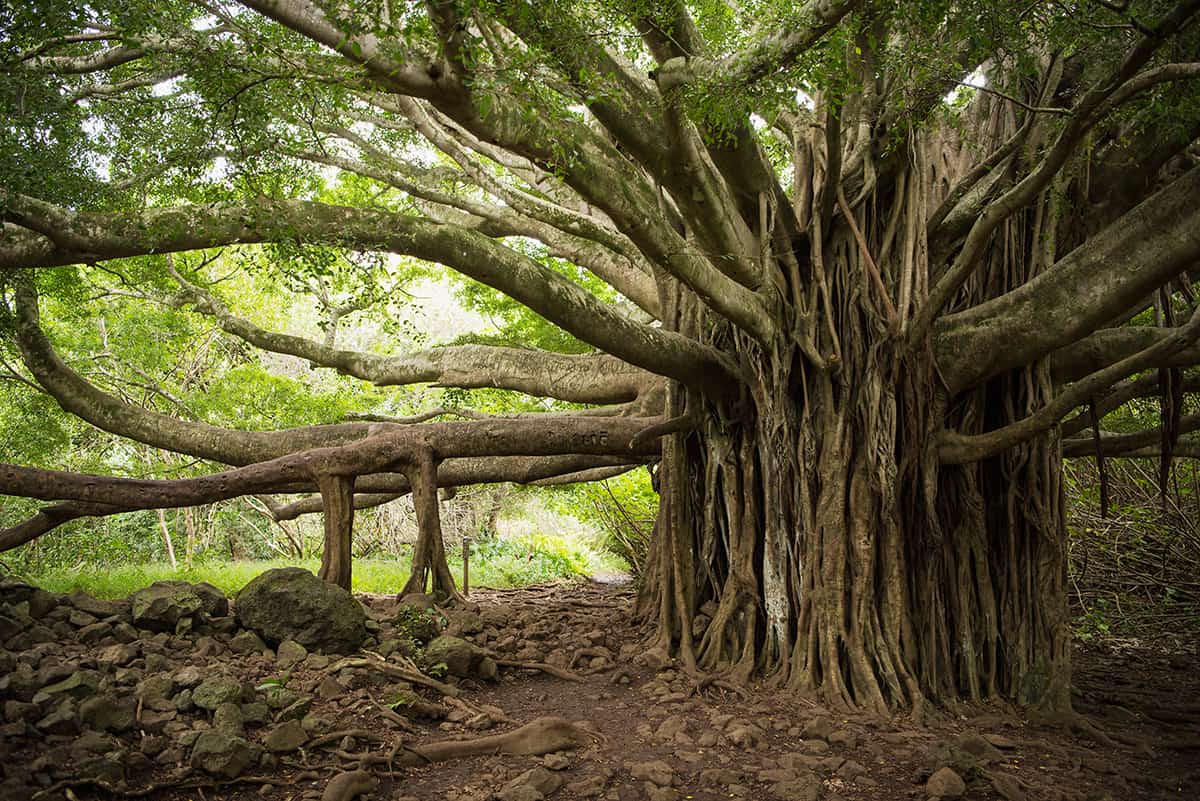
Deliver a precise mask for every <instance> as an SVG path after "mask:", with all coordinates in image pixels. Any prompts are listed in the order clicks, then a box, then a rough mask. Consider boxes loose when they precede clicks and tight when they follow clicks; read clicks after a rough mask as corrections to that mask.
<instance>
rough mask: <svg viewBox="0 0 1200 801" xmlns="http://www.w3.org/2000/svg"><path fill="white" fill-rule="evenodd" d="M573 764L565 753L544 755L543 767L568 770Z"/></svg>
mask: <svg viewBox="0 0 1200 801" xmlns="http://www.w3.org/2000/svg"><path fill="white" fill-rule="evenodd" d="M570 766H571V760H569V759H567V758H566V756H564V755H563V754H557V753H555V754H546V756H544V757H542V767H544V768H546V769H547V770H566V769H567V768H569V767H570Z"/></svg>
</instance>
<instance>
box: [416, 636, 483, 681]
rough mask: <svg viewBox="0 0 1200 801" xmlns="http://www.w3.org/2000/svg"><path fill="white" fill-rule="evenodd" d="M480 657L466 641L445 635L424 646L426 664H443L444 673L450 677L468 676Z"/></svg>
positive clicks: (474, 648) (476, 650) (477, 651)
mask: <svg viewBox="0 0 1200 801" xmlns="http://www.w3.org/2000/svg"><path fill="white" fill-rule="evenodd" d="M482 656H483V655H482V654H481V653H480V652H479V649H478V648H476V647H475V646H474V645H472V644H471V643H469V642H467V641H466V640H462V639H459V638H458V637H451V636H449V635H445V634H443V635H442V636H441V637H437V638H435V639H433V640H432V641H430V643H429V645H427V646H425V662H426V664H428V665H436V664H439V663H440V664H444V665H445V666H446V672H448V673H450V675H452V676H459V677H464V678H465V677H466V676H470V675H471V668H472V667H473V666H474V664H475V662H476V661H478V660H479V659H482Z"/></svg>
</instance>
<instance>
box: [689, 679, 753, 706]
mask: <svg viewBox="0 0 1200 801" xmlns="http://www.w3.org/2000/svg"><path fill="white" fill-rule="evenodd" d="M710 687H712V688H715V689H718V690H726V691H728V692H731V693H733V694H734V695H736V696H738V697H739V698H743V699H747V700H749V698H750V693H748V692H746V689H745V688H744V687H739V686H738V685H737V684H735V683H733V682H730V681H726V680H725V679H723V678H721V677H720V676H718V675H716V674H713V673H710V674H708V675H707V676H701V677H699V680H698V681H697V682H696V684H695V686H693V687H692V689H691V691H690V692H689V693H688V694H689V695H700V694H701V693H703V692H704V691H705V690H707V689H708V688H710Z"/></svg>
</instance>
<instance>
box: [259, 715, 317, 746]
mask: <svg viewBox="0 0 1200 801" xmlns="http://www.w3.org/2000/svg"><path fill="white" fill-rule="evenodd" d="M306 742H308V734H307V733H306V732H305V731H304V726H302V725H301V723H300V721H298V720H289V721H288V722H287V723H282V724H280V725H278V726H276V727H275V728H273V729H271V731H269V732H267V736H266V737H265V738H263V745H264V746H265V747H266V749H267V750H268V751H271V752H272V753H276V754H284V753H289V752H291V751H296V750H298V749H299V748H300V746H302V745H304V744H305V743H306Z"/></svg>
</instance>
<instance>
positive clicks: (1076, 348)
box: [1050, 326, 1200, 384]
mask: <svg viewBox="0 0 1200 801" xmlns="http://www.w3.org/2000/svg"><path fill="white" fill-rule="evenodd" d="M1172 331H1173V329H1170V328H1155V327H1153V326H1126V327H1124V328H1102V329H1100V330H1099V331H1095V332H1093V333H1092V334H1090V335H1089V336H1086V337H1084V338H1083V339H1081V340H1079V341H1078V342H1073V343H1071V344H1070V345H1067V346H1066V347H1065V348H1061V349H1059V350H1056V351H1054V353H1052V354H1051V355H1050V376H1051V378H1053V379H1054V383H1056V384H1069V383H1071V382H1072V381H1078V380H1079V379H1080V378H1083V377H1084V376H1085V375H1088V374H1089V373H1094V372H1096V371H1097V370H1102V369H1104V368H1105V367H1106V366H1108V365H1110V364H1112V363H1113V362H1115V361H1119V360H1120V359H1124V358H1125V357H1126V356H1128V355H1130V354H1132V353H1136V352H1137V351H1139V350H1145V349H1146V348H1148V347H1150V346H1151V345H1153V344H1154V343H1155V342H1160V341H1162V340H1164V339H1166V338H1167V337H1170V336H1171V334H1172ZM1196 365H1200V345H1192V346H1191V347H1189V348H1184V349H1183V350H1179V351H1175V352H1174V353H1168V354H1164V355H1163V358H1162V359H1161V361H1159V362H1157V363H1155V364H1152V365H1150V367H1193V366H1196Z"/></svg>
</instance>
